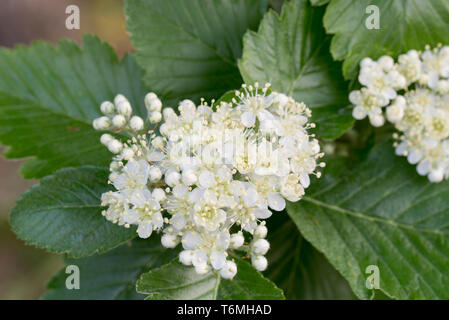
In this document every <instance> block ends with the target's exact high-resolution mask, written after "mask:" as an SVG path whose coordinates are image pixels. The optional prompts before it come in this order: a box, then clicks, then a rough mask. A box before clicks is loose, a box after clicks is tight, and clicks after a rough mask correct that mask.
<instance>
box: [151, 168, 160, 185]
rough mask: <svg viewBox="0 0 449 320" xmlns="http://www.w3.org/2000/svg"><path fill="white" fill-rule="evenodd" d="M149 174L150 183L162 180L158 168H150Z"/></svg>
mask: <svg viewBox="0 0 449 320" xmlns="http://www.w3.org/2000/svg"><path fill="white" fill-rule="evenodd" d="M149 174H150V181H151V182H156V181H159V180H160V179H161V178H162V172H161V169H159V168H158V167H152V168H151V169H150V172H149Z"/></svg>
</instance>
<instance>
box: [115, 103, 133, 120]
mask: <svg viewBox="0 0 449 320" xmlns="http://www.w3.org/2000/svg"><path fill="white" fill-rule="evenodd" d="M117 112H118V113H119V114H121V115H122V116H124V117H126V118H127V119H129V117H131V114H132V113H133V108H132V107H131V104H130V103H129V101H128V100H123V101H121V102H120V103H119V104H118V105H117Z"/></svg>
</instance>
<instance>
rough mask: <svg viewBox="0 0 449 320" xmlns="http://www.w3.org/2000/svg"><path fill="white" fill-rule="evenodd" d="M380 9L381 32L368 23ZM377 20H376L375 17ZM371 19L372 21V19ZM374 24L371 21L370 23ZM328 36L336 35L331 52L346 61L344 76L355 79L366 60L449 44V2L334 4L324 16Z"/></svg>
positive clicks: (342, 1)
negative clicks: (370, 26)
mask: <svg viewBox="0 0 449 320" xmlns="http://www.w3.org/2000/svg"><path fill="white" fill-rule="evenodd" d="M369 5H375V6H377V7H378V8H379V22H380V23H379V29H368V28H367V27H366V24H365V23H366V21H367V19H368V18H369V17H370V16H371V15H372V14H373V13H374V12H373V11H369V9H368V13H367V7H368V6H369ZM372 17H374V16H372ZM370 19H371V18H370ZM368 22H371V20H368ZM324 26H325V27H326V30H327V32H328V33H332V34H335V36H334V38H333V39H332V45H331V52H332V55H333V57H334V58H335V59H337V60H343V59H345V62H344V65H343V73H344V75H345V77H347V78H354V77H355V76H356V74H357V70H358V64H359V62H360V60H362V59H363V58H365V57H371V58H373V59H377V58H379V57H380V56H382V55H385V54H386V55H390V56H393V57H395V56H397V55H398V54H400V53H404V52H406V51H408V50H410V49H416V50H422V49H424V46H425V45H426V44H429V45H431V46H436V45H437V44H438V43H440V42H441V43H444V44H448V43H449V33H448V32H447V30H448V26H449V2H448V1H447V0H431V1H422V0H394V1H393V0H357V1H354V0H333V1H331V3H330V4H329V5H328V7H327V10H326V14H325V16H324Z"/></svg>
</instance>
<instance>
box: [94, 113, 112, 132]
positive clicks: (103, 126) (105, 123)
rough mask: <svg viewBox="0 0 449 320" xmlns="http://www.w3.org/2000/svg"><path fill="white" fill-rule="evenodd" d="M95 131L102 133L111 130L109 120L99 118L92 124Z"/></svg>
mask: <svg viewBox="0 0 449 320" xmlns="http://www.w3.org/2000/svg"><path fill="white" fill-rule="evenodd" d="M92 125H93V127H94V129H95V130H98V131H102V130H108V129H110V128H111V120H110V119H109V118H108V117H105V116H104V117H100V118H97V119H95V120H94V121H93V123H92Z"/></svg>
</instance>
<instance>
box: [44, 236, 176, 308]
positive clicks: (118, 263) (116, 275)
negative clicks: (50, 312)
mask: <svg viewBox="0 0 449 320" xmlns="http://www.w3.org/2000/svg"><path fill="white" fill-rule="evenodd" d="M176 254H177V252H176V250H167V249H166V248H163V247H162V245H161V244H160V238H159V237H157V236H152V237H151V238H150V239H148V240H142V239H135V240H133V241H131V242H129V243H125V244H123V245H121V246H120V247H118V248H116V249H113V250H111V251H109V252H107V253H105V254H102V255H94V256H91V257H87V258H82V259H69V258H66V259H65V263H66V264H67V265H76V266H78V267H79V271H80V288H79V289H77V290H68V289H67V288H66V284H65V282H66V279H67V277H68V276H69V275H68V274H66V273H65V268H64V269H62V270H61V271H60V272H59V273H58V274H57V275H55V276H54V277H53V278H52V279H51V280H50V282H49V283H48V285H47V292H46V293H45V295H44V297H43V298H44V299H49V300H53V299H57V300H68V299H70V300H72V299H78V300H79V299H83V300H84V299H85V300H95V299H101V300H103V299H107V300H109V299H116V300H121V299H127V300H131V299H132V300H138V299H139V300H142V299H144V297H145V296H144V295H142V294H139V293H137V292H136V281H137V279H138V278H139V276H140V275H141V274H142V273H144V272H148V271H149V270H151V269H153V268H157V267H159V266H161V265H163V264H165V263H168V262H170V260H171V259H173V258H174V257H175V256H176Z"/></svg>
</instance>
